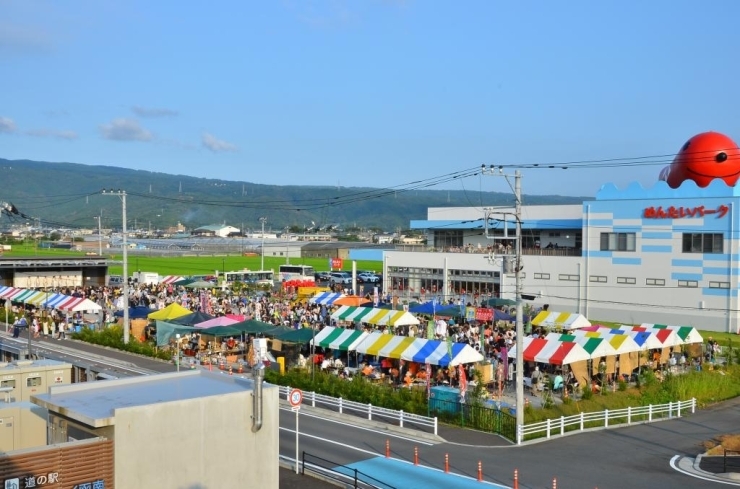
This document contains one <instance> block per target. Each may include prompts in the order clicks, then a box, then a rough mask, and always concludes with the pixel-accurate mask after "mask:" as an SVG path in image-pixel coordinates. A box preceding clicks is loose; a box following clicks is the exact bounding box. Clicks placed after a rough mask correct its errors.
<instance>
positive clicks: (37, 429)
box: [0, 402, 49, 452]
mask: <svg viewBox="0 0 740 489" xmlns="http://www.w3.org/2000/svg"><path fill="white" fill-rule="evenodd" d="M48 416H49V412H48V411H47V410H46V409H44V408H42V407H41V406H37V405H35V404H32V403H30V402H18V403H11V404H0V452H9V451H12V450H21V449H24V448H35V447H43V446H46V422H47V419H48Z"/></svg>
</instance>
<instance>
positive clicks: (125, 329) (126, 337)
mask: <svg viewBox="0 0 740 489" xmlns="http://www.w3.org/2000/svg"><path fill="white" fill-rule="evenodd" d="M102 193H103V195H116V196H118V197H120V198H121V205H122V211H121V217H122V219H123V226H122V232H123V241H122V243H121V246H122V248H123V342H124V343H125V344H128V342H129V336H130V335H129V318H128V307H129V292H128V245H127V244H126V234H128V230H127V229H126V191H125V190H107V191H106V190H103V192H102Z"/></svg>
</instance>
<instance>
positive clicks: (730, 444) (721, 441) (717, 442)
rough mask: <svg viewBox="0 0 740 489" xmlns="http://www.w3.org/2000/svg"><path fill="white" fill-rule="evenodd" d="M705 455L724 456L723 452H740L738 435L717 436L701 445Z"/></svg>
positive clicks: (739, 435)
mask: <svg viewBox="0 0 740 489" xmlns="http://www.w3.org/2000/svg"><path fill="white" fill-rule="evenodd" d="M702 445H703V446H704V448H705V449H706V451H707V452H706V454H707V455H724V454H725V450H732V451H735V452H740V434H727V435H719V436H717V437H715V438H712V439H711V440H707V441H705V442H704V443H702Z"/></svg>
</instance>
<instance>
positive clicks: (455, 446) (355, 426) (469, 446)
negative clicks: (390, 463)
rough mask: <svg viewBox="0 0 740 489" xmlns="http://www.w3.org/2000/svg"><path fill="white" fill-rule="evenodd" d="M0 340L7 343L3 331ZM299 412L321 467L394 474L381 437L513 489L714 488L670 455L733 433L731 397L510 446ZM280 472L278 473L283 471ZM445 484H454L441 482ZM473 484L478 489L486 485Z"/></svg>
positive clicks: (291, 419) (405, 453)
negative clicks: (639, 421)
mask: <svg viewBox="0 0 740 489" xmlns="http://www.w3.org/2000/svg"><path fill="white" fill-rule="evenodd" d="M0 340H1V341H8V340H9V339H8V337H7V336H2V337H1V338H0ZM34 343H36V340H34ZM39 343H40V344H39V345H38V346H39V347H43V348H47V349H49V350H50V351H56V354H60V353H59V351H58V350H59V349H60V347H61V348H62V349H63V350H66V349H67V348H70V349H74V350H79V351H80V354H83V355H86V356H87V358H91V359H93V360H94V359H97V358H104V357H111V358H114V359H115V361H116V362H117V363H120V364H121V365H123V366H126V365H131V367H132V368H133V369H136V368H141V369H143V370H149V371H157V372H172V371H173V370H174V366H173V365H172V364H168V363H166V362H159V361H155V360H151V359H147V358H144V357H140V356H137V355H129V354H126V353H122V352H118V351H114V350H110V349H107V348H102V347H97V346H95V345H88V344H84V343H80V342H76V341H72V340H62V341H56V340H43V341H40V342H39ZM122 368H124V367H122ZM128 375H132V373H131V372H129V373H128ZM300 416H301V418H300V430H299V431H300V441H299V444H300V445H299V448H300V450H301V451H306V452H307V453H309V454H311V455H313V456H315V457H320V458H321V459H325V460H326V461H328V462H329V463H330V464H336V465H353V464H365V465H363V467H367V469H366V470H370V472H371V475H372V476H374V477H377V478H378V479H379V480H381V481H382V480H387V479H394V478H396V473H395V472H393V470H391V469H389V468H388V467H385V466H382V465H381V467H380V468H377V467H374V466H373V465H372V464H371V462H372V461H373V460H377V459H384V458H385V456H384V455H385V447H386V441H389V442H390V448H391V458H392V459H398V460H402V461H406V462H409V463H407V464H405V465H413V463H412V462H413V457H414V448H415V447H416V448H417V449H418V453H419V464H420V466H423V467H429V468H430V470H431V472H433V476H434V477H438V475H439V473H443V470H442V469H443V468H444V458H445V454H447V455H448V457H449V469H450V473H453V474H459V475H462V476H464V477H466V478H465V479H460V481H461V484H462V482H467V481H469V480H475V479H476V476H477V467H478V461H480V462H481V464H482V468H483V479H484V481H486V482H489V483H495V484H499V485H502V486H507V487H511V486H512V485H513V472H514V469H518V473H519V487H520V488H522V489H529V488H538V489H545V488H547V489H550V488H552V487H553V479H556V480H557V485H558V487H561V488H595V487H598V488H599V489H611V488H614V489H622V488H630V489H642V488H649V489H655V488H663V487H666V488H683V487H686V488H698V489H701V488H708V487H716V486H717V483H716V482H711V481H707V480H702V479H697V478H692V477H690V476H688V475H685V474H683V473H680V472H678V471H677V470H675V469H674V468H673V467H672V466H671V459H672V458H673V457H674V456H676V455H681V456H690V457H695V456H697V455H699V454H701V453H703V452H704V449H703V447H702V445H701V444H702V442H704V441H706V440H709V439H711V438H713V437H714V436H716V435H718V434H721V433H736V432H738V426H740V399H735V400H731V401H727V402H724V403H722V404H719V405H717V406H714V407H711V408H709V409H705V410H701V411H697V412H696V413H695V414H693V415H689V416H686V417H683V418H677V419H673V420H670V421H660V422H655V423H652V424H644V425H635V426H631V427H628V428H614V429H608V430H597V431H591V432H586V433H581V434H573V435H569V436H566V437H563V438H554V439H552V440H549V441H542V442H539V443H533V444H528V445H523V446H519V447H517V446H512V445H510V444H508V443H506V442H504V441H502V439H501V438H499V437H497V436H495V435H489V434H483V433H479V432H471V431H466V430H460V429H454V428H447V427H445V428H444V429H441V430H440V434H441V435H443V436H444V437H445V440H446V441H440V440H430V439H429V437H428V435H425V434H419V435H418V436H417V434H415V433H414V432H412V431H405V432H404V433H403V434H399V433H397V432H396V431H389V430H388V429H386V426H385V425H382V424H375V423H371V424H369V425H364V426H363V424H364V423H365V422H362V421H361V420H359V419H358V418H350V417H345V418H340V419H339V420H338V421H335V420H327V419H322V418H321V417H317V416H312V415H310V414H309V413H308V410H303V411H302V412H301V415H300ZM348 423H352V424H348ZM280 426H281V432H280V453H281V456H282V457H283V458H284V459H293V458H294V457H295V414H294V413H293V412H290V411H288V410H281V412H280ZM330 464H329V465H330ZM394 470H395V469H394ZM419 470H422V469H419ZM373 471H375V472H373ZM283 474H285V477H282V476H283ZM399 477H400V476H399ZM283 479H284V480H283ZM398 480H399V479H397V480H396V482H397V483H398ZM389 482H390V481H389ZM291 484H292V485H291ZM478 484H480V483H478ZM432 485H434V484H432ZM445 485H448V486H449V487H456V485H455V484H454V483H449V482H446V483H445ZM738 485H740V484H738ZM299 486H300V487H302V488H303V489H318V488H321V487H332V485H330V484H328V483H324V482H320V481H316V480H313V479H311V480H309V478H308V477H306V476H303V477H302V476H295V475H294V474H292V473H291V471H290V470H287V471H286V469H282V470H281V487H282V488H293V487H299ZM480 486H481V487H485V486H486V484H480ZM460 487H463V486H462V485H461V486H460ZM405 489H406V488H405Z"/></svg>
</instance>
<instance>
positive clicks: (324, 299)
mask: <svg viewBox="0 0 740 489" xmlns="http://www.w3.org/2000/svg"><path fill="white" fill-rule="evenodd" d="M341 297H344V294H342V293H340V292H319V293H318V294H316V295H315V296H313V297H311V298H310V299H308V302H310V303H312V304H322V305H325V306H330V305H332V304H334V301H335V300H337V299H339V298H341Z"/></svg>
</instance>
